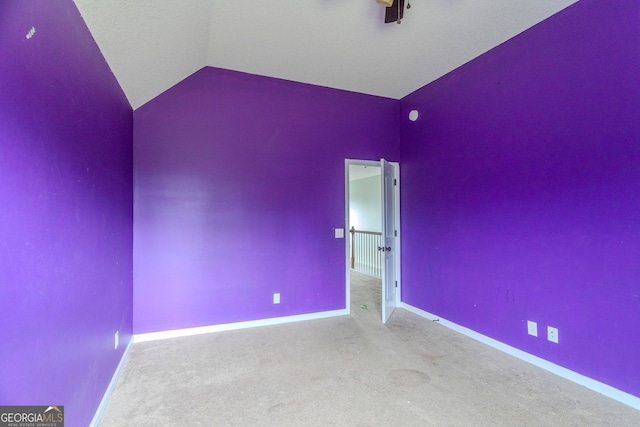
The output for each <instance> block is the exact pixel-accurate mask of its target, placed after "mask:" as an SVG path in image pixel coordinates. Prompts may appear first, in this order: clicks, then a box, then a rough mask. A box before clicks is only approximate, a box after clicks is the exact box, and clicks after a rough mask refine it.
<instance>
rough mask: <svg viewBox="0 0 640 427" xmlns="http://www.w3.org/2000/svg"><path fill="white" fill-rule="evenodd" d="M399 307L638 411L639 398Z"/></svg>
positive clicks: (431, 316)
mask: <svg viewBox="0 0 640 427" xmlns="http://www.w3.org/2000/svg"><path fill="white" fill-rule="evenodd" d="M399 307H401V308H404V309H405V310H407V311H410V312H411V313H414V314H417V315H418V316H420V317H423V318H425V319H428V320H432V321H437V322H438V323H439V324H441V325H442V326H445V327H447V328H449V329H452V330H454V331H456V332H458V333H461V334H462V335H466V336H467V337H469V338H473V339H474V340H476V341H480V342H481V343H483V344H486V345H489V346H491V347H493V348H495V349H497V350H500V351H502V352H504V353H507V354H509V355H511V356H514V357H517V358H518V359H520V360H523V361H525V362H528V363H531V364H532V365H535V366H537V367H539V368H542V369H544V370H546V371H549V372H551V373H553V374H556V375H558V376H560V377H562V378H565V379H567V380H569V381H572V382H574V383H576V384H579V385H581V386H584V387H586V388H588V389H590V390H593V391H595V392H597V393H600V394H603V395H605V396H607V397H609V398H611V399H614V400H617V401H618V402H620V403H624V404H625V405H628V406H631V407H632V408H635V409H638V410H640V397H637V396H634V395H632V394H629V393H626V392H624V391H622V390H618V389H617V388H614V387H611V386H610V385H607V384H605V383H602V382H600V381H597V380H594V379H593V378H589V377H586V376H584V375H582V374H579V373H577V372H574V371H571V370H569V369H567V368H564V367H562V366H560V365H556V364H555V363H552V362H549V361H548V360H545V359H542V358H540V357H538V356H534V355H532V354H529V353H527V352H525V351H522V350H519V349H517V348H515V347H511V346H510V345H507V344H505V343H503V342H500V341H498V340H495V339H493V338H489V337H488V336H486V335H482V334H480V333H478V332H476V331H474V330H472V329H469V328H466V327H464V326H461V325H458V324H457V323H453V322H450V321H448V320H446V319H443V318H442V317H440V316H436V315H435V314H432V313H429V312H427V311H424V310H421V309H419V308H417V307H414V306H412V305H409V304H406V303H400V306H399Z"/></svg>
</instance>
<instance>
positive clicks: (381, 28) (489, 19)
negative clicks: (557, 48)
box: [75, 0, 576, 109]
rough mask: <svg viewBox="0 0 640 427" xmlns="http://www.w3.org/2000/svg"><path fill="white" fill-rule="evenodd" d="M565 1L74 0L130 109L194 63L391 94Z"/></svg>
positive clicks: (435, 75)
mask: <svg viewBox="0 0 640 427" xmlns="http://www.w3.org/2000/svg"><path fill="white" fill-rule="evenodd" d="M575 1H576V0H411V8H410V9H408V10H406V11H405V16H404V19H403V21H402V23H401V24H396V23H391V24H384V23H383V17H384V7H382V6H380V5H378V4H377V3H376V1H375V0H277V1H256V0H253V1H250V0H75V3H76V5H77V6H78V9H79V10H80V13H81V14H82V16H83V17H84V19H85V21H86V23H87V25H88V27H89V29H90V31H91V33H92V34H93V36H94V38H95V40H96V42H97V44H98V46H99V47H100V49H101V51H102V53H103V55H104V56H105V58H106V60H107V62H108V63H109V65H110V66H111V69H112V70H113V73H114V74H115V76H116V78H117V79H118V81H119V82H120V85H121V86H122V88H123V90H124V92H125V94H126V95H127V98H128V99H129V102H130V103H131V106H132V107H133V108H134V109H135V108H138V107H139V106H141V105H142V104H144V103H145V102H147V101H149V100H151V99H152V98H154V97H155V96H157V95H159V94H160V93H162V92H163V91H165V90H166V89H168V88H170V87H171V86H173V85H174V84H176V83H178V82H179V81H181V80H183V79H184V78H186V77H187V76H189V75H191V74H192V73H194V72H196V71H197V70H199V69H200V68H202V67H204V66H214V67H221V68H227V69H231V70H238V71H243V72H248V73H252V74H260V75H264V76H270V77H278V78H282V79H287V80H293V81H299V82H305V83H312V84H317V85H322V86H327V87H333V88H338V89H346V90H351V91H356V92H361V93H367V94H373V95H380V96H385V97H390V98H395V99H400V98H402V97H403V96H405V95H407V94H409V93H411V92H413V91H414V90H416V89H418V88H420V87H422V86H424V85H425V84H427V83H429V82H431V81H433V80H435V79H437V78H438V77H440V76H442V75H444V74H446V73H447V72H449V71H451V70H453V69H455V68H456V67H458V66H460V65H462V64H464V63H465V62H468V61H469V60H471V59H473V58H475V57H476V56H478V55H480V54H482V53H484V52H486V51H488V50H489V49H491V48H493V47H495V46H497V45H498V44H500V43H502V42H504V41H506V40H508V39H509V38H511V37H513V36H515V35H516V34H518V33H520V32H522V31H524V30H526V29H527V28H529V27H531V26H533V25H535V24H536V23H538V22H540V21H542V20H544V19H545V18H547V17H549V16H551V15H553V14H554V13H556V12H558V11H560V10H561V9H564V8H565V7H567V6H569V5H570V4H572V3H575Z"/></svg>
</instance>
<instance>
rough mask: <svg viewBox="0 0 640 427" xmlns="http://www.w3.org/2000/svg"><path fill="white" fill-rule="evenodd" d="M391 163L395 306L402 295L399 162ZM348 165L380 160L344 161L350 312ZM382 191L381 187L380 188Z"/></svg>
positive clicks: (369, 164) (346, 272) (346, 278)
mask: <svg viewBox="0 0 640 427" xmlns="http://www.w3.org/2000/svg"><path fill="white" fill-rule="evenodd" d="M389 163H391V164H392V165H393V172H394V178H395V179H396V182H397V185H396V186H395V187H394V189H395V191H394V196H395V203H394V205H395V228H396V230H398V235H397V236H396V238H395V245H394V251H393V253H394V263H395V276H396V280H397V281H398V289H397V290H396V307H398V306H399V305H400V300H401V295H402V280H401V272H400V259H401V253H400V236H401V235H402V233H401V232H400V164H399V163H398V162H389ZM349 165H356V166H376V167H379V166H380V160H377V161H375V160H358V159H345V161H344V195H345V201H344V210H345V213H344V218H345V226H344V228H345V233H344V235H345V245H344V252H345V253H344V266H345V293H346V298H345V301H346V305H347V306H346V309H347V313H348V314H351V275H350V271H351V266H350V265H349V258H350V256H351V254H350V253H349V241H350V238H351V234H350V233H349V224H350V213H349ZM380 191H381V192H382V191H383V189H382V188H381V189H380ZM381 295H382V289H381Z"/></svg>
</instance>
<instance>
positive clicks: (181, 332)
mask: <svg viewBox="0 0 640 427" xmlns="http://www.w3.org/2000/svg"><path fill="white" fill-rule="evenodd" d="M348 314H349V310H347V309H342V310H333V311H322V312H318V313H309V314H298V315H295V316H284V317H274V318H271V319H261V320H250V321H246V322H236V323H225V324H222V325H211V326H200V327H196V328H186V329H174V330H170V331H161V332H149V333H146V334H136V335H134V336H133V342H134V343H139V342H147V341H155V340H163V339H167V338H177V337H188V336H192V335H200V334H208V333H211V332H223V331H233V330H236V329H246V328H254V327H256V326H270V325H280V324H282V323H291V322H300V321H303V320H315V319H325V318H327V317H335V316H346V315H348Z"/></svg>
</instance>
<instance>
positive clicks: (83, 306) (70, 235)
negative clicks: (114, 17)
mask: <svg viewBox="0 0 640 427" xmlns="http://www.w3.org/2000/svg"><path fill="white" fill-rule="evenodd" d="M32 27H33V28H35V34H33V37H31V38H27V33H28V32H29V31H30V29H31V28H32ZM0 56H1V58H2V59H1V60H0V94H1V95H0V182H1V183H2V184H1V185H0V206H1V207H2V208H1V209H0V281H1V283H0V325H1V326H0V343H1V344H0V405H64V406H65V414H66V421H67V424H66V425H68V426H86V425H88V424H89V423H90V421H91V418H92V417H93V415H94V413H95V411H96V409H97V407H98V404H99V402H100V400H101V398H102V396H103V393H104V392H105V390H106V387H107V385H108V383H109V381H110V379H111V376H112V375H113V372H114V370H115V368H116V366H117V364H118V362H119V360H120V358H121V356H122V352H123V350H124V348H125V345H126V344H127V342H128V340H129V337H130V335H131V330H132V319H131V313H132V257H131V254H132V197H133V196H132V188H133V185H132V167H133V159H132V135H133V114H132V111H131V108H130V106H129V104H128V102H127V100H126V98H125V96H124V94H123V93H122V91H121V90H120V88H119V86H118V83H117V82H116V80H115V78H114V76H113V75H112V74H111V71H110V70H109V68H108V66H107V65H106V63H105V61H104V59H103V57H102V56H101V54H100V51H99V49H98V47H97V45H96V44H95V43H94V41H93V39H92V37H91V35H90V33H89V31H88V29H87V27H86V26H85V24H84V22H83V20H82V18H81V16H80V14H79V13H78V11H77V9H76V7H75V5H74V4H73V2H71V1H70V0H67V1H65V0H58V1H55V2H54V1H28V2H26V1H25V2H23V1H15V2H14V1H4V2H1V3H0ZM116 330H120V337H121V345H120V348H119V349H118V350H117V351H116V350H114V333H115V331H116Z"/></svg>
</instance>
